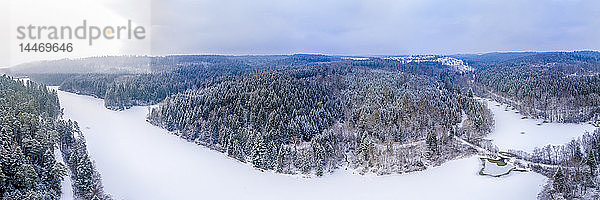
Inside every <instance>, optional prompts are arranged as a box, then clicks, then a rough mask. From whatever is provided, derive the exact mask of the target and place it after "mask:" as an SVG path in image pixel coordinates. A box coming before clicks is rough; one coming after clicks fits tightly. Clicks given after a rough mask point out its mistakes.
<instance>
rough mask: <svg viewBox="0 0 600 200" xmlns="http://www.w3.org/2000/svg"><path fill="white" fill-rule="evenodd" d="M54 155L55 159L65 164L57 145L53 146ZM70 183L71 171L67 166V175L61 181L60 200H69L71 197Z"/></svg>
mask: <svg viewBox="0 0 600 200" xmlns="http://www.w3.org/2000/svg"><path fill="white" fill-rule="evenodd" d="M54 157H55V158H56V161H58V162H60V163H62V164H64V165H65V166H67V164H66V163H65V161H64V160H63V157H62V153H61V152H60V148H59V147H55V148H54ZM71 183H72V182H71V171H70V170H69V168H68V167H67V176H66V177H65V179H64V180H63V182H62V183H61V192H62V194H61V195H60V199H62V200H71V199H73V186H72V185H71Z"/></svg>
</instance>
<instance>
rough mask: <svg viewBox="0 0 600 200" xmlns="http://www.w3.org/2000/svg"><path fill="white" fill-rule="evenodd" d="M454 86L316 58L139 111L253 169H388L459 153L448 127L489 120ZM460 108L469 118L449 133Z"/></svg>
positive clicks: (472, 131)
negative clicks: (303, 65) (313, 62)
mask: <svg viewBox="0 0 600 200" xmlns="http://www.w3.org/2000/svg"><path fill="white" fill-rule="evenodd" d="M359 68H362V67H359ZM459 91H460V90H454V89H452V90H448V89H447V88H446V86H445V85H444V84H439V83H438V82H437V81H436V80H435V79H431V78H429V77H426V76H421V75H417V74H410V73H404V72H391V71H379V70H375V69H368V68H362V69H358V68H356V67H349V65H348V64H339V63H338V64H324V65H319V66H316V67H311V68H302V69H297V70H285V71H278V72H264V73H259V74H249V75H242V76H236V77H227V78H223V80H222V81H220V82H219V83H218V84H215V85H212V86H209V87H206V88H202V89H199V90H195V91H189V92H185V93H180V94H177V95H174V96H171V97H169V98H167V99H166V100H165V101H163V102H162V103H161V104H159V107H157V108H156V109H153V110H152V112H151V113H150V116H149V121H150V122H151V123H153V124H156V125H158V126H161V127H164V128H166V129H168V130H171V131H176V133H177V134H179V135H180V136H181V137H182V138H185V139H187V140H189V141H194V142H196V143H199V144H202V145H206V146H209V147H212V148H214V149H217V150H220V151H222V152H225V153H227V154H228V155H229V156H232V157H234V158H237V159H238V160H240V161H243V162H251V163H252V164H253V165H254V166H255V167H258V168H262V169H273V170H276V171H279V172H284V173H297V172H304V173H311V172H314V173H315V174H317V175H322V174H323V172H324V171H330V170H333V169H335V168H337V167H340V166H343V165H348V166H351V167H359V168H361V169H363V170H364V171H365V172H366V171H369V170H371V171H373V172H377V173H397V172H405V171H412V170H419V169H422V168H424V167H426V166H428V165H435V164H437V163H439V162H441V161H443V160H446V159H449V158H453V157H455V156H457V155H461V154H462V153H468V149H467V148H466V147H460V145H459V144H456V141H454V140H452V137H453V136H456V135H460V136H463V135H464V136H467V135H469V136H473V138H476V137H480V136H482V135H484V134H486V133H487V132H488V131H489V130H490V129H491V126H492V124H493V122H492V121H491V116H490V113H489V111H487V110H486V109H485V107H484V106H483V105H482V104H480V103H478V102H476V101H475V100H473V99H472V98H470V97H467V96H466V95H462V94H461V93H460V92H459ZM461 113H465V116H466V118H467V119H468V120H467V121H469V122H470V123H465V124H469V125H465V126H462V127H460V130H461V131H460V133H459V132H458V130H457V129H458V128H459V127H458V124H459V123H461V122H462V114H461ZM467 127H469V128H467ZM425 140H427V142H426V141H425ZM404 144H408V145H404ZM450 147H452V148H455V149H453V150H454V151H450V150H449V149H450ZM456 148H458V149H459V151H455V150H456ZM438 161H439V162H438Z"/></svg>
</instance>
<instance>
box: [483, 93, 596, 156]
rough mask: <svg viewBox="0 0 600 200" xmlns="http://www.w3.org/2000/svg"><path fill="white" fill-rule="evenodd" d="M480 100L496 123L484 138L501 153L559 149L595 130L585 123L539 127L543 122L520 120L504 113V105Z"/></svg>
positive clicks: (509, 112)
mask: <svg viewBox="0 0 600 200" xmlns="http://www.w3.org/2000/svg"><path fill="white" fill-rule="evenodd" d="M481 100H482V101H483V102H484V103H487V104H488V108H490V110H492V113H494V119H495V122H496V124H495V128H494V130H493V131H492V133H490V134H489V135H488V136H487V138H489V139H492V142H493V143H494V144H496V145H497V146H498V148H500V150H508V149H515V150H523V151H526V152H530V153H531V152H533V149H534V148H535V147H544V146H546V145H548V144H553V145H562V144H565V143H567V142H569V141H571V139H573V138H577V137H579V136H581V135H583V134H584V133H585V132H590V133H591V132H593V131H594V130H595V129H596V127H594V126H593V125H591V124H588V123H579V124H574V123H570V124H567V123H542V121H543V120H539V119H521V118H522V117H523V116H522V115H521V114H519V113H516V111H515V110H512V109H511V108H508V109H507V105H505V104H500V103H498V102H496V101H493V100H489V99H481ZM540 124H541V125H540Z"/></svg>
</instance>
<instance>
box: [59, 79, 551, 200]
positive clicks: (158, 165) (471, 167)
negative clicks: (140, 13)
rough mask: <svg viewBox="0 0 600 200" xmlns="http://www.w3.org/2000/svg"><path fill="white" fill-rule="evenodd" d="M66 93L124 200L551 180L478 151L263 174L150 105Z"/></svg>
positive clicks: (433, 190) (513, 189)
mask: <svg viewBox="0 0 600 200" xmlns="http://www.w3.org/2000/svg"><path fill="white" fill-rule="evenodd" d="M59 98H60V103H61V105H62V106H63V107H64V111H65V117H66V118H70V119H74V120H77V121H78V122H79V126H80V127H81V129H82V131H83V133H84V134H85V136H86V138H87V142H88V150H89V152H90V155H91V157H92V159H93V160H94V161H95V163H96V166H97V168H98V170H99V171H100V173H101V174H102V178H103V182H104V186H105V191H106V192H108V193H110V194H112V195H113V196H115V197H117V198H118V199H131V200H136V199H139V200H150V199H178V200H183V199H236V200H237V199H274V200H280V199H302V200H306V199H361V200H362V199H489V198H490V197H494V195H497V194H502V199H535V198H536V195H537V193H538V192H539V191H540V190H541V187H542V185H543V184H544V183H545V181H546V178H545V177H543V176H542V175H539V174H536V173H531V172H528V173H518V174H511V175H508V176H503V177H500V178H494V177H488V176H480V175H478V172H479V170H480V169H481V161H480V159H479V158H477V157H470V158H465V159H460V160H454V161H450V162H447V163H445V164H443V165H442V166H440V167H435V168H432V169H429V170H426V171H421V172H415V173H409V174H403V175H389V176H369V175H367V176H361V175H356V174H353V172H352V171H347V170H343V169H339V170H337V171H336V172H335V173H333V174H326V175H325V176H324V177H321V178H301V177H298V176H289V175H282V174H275V173H271V172H261V171H259V170H255V169H254V168H252V167H250V166H248V165H245V164H243V163H240V162H239V161H236V160H234V159H230V158H228V157H226V156H225V155H224V154H222V153H219V152H216V151H212V150H209V149H207V148H204V147H201V146H198V145H196V144H192V143H188V142H186V141H183V140H181V139H179V138H178V137H176V136H173V135H172V134H170V133H168V132H167V131H166V130H164V129H161V128H158V127H155V126H153V125H151V124H149V123H147V122H146V121H145V115H146V114H147V112H148V108H147V107H134V108H132V109H128V110H126V111H111V110H108V109H106V108H104V106H103V105H104V103H103V100H100V99H95V98H93V97H89V96H80V95H75V94H71V93H66V92H61V91H59Z"/></svg>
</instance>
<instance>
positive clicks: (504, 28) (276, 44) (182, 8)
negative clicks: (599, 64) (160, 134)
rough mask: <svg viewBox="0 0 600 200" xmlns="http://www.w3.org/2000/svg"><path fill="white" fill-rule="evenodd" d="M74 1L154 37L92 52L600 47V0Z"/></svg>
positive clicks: (438, 51) (68, 2)
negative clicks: (139, 27)
mask: <svg viewBox="0 0 600 200" xmlns="http://www.w3.org/2000/svg"><path fill="white" fill-rule="evenodd" d="M11 1H21V0H11ZM28 1H35V0H28ZM73 1H75V0H56V1H52V4H53V5H56V6H67V7H68V8H69V9H75V10H78V11H80V12H86V11H87V10H98V9H105V10H106V12H107V13H111V15H114V16H113V17H112V18H114V20H113V21H117V22H115V23H120V21H123V20H126V19H134V20H135V21H136V23H139V24H142V25H147V26H149V29H150V30H151V31H150V32H151V34H150V35H151V39H150V40H149V42H150V45H151V46H150V45H145V44H133V45H123V44H120V45H119V48H120V50H118V51H114V50H110V48H109V49H107V50H101V52H98V51H93V52H91V53H90V54H154V55H164V54H290V53H325V54H343V55H382V54H387V55H389V54H454V53H481V52H492V51H555V50H583V49H592V50H596V49H599V47H600V1H598V0H518V1H517V0H374V1H359V0H303V1H299V0H295V1H290V0H252V1H249V0H152V2H150V0H133V1H125V2H122V1H116V0H97V1H93V2H100V3H96V4H98V5H99V6H98V5H97V6H85V5H83V6H81V4H77V5H80V6H79V7H75V6H73V5H75V4H73V3H72V2H73ZM39 2H43V0H39ZM61 3H63V4H64V5H61ZM11 9H12V10H17V9H19V8H17V7H15V6H13V7H11ZM11 15H12V16H14V15H15V14H14V12H13V14H11ZM21 17H23V16H21ZM69 18H74V16H69ZM79 18H81V17H79ZM79 18H75V19H79ZM79 20H80V19H79ZM11 21H14V19H12V18H11ZM0 22H1V21H0ZM57 23H58V22H57ZM10 32H15V31H14V30H12V29H11V30H10ZM10 34H14V33H10ZM0 36H1V35H0ZM140 45H141V46H140ZM11 48H13V47H11ZM123 48H127V49H126V50H123ZM13 49H15V48H13ZM86 55H88V54H86ZM13 57H14V56H13ZM26 57H27V56H26ZM36 59H39V58H36ZM13 63H14V62H13Z"/></svg>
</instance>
